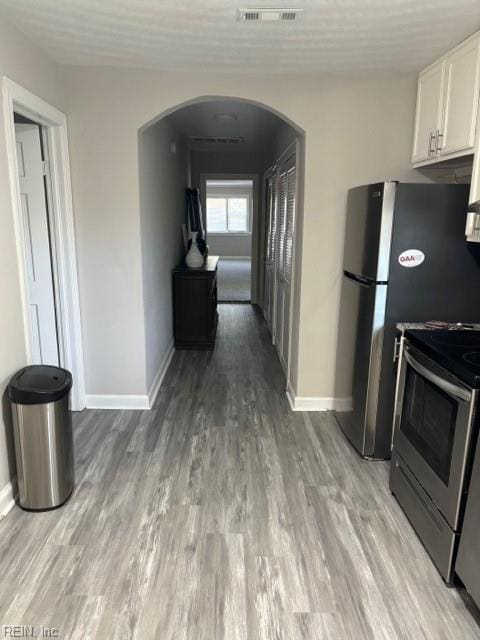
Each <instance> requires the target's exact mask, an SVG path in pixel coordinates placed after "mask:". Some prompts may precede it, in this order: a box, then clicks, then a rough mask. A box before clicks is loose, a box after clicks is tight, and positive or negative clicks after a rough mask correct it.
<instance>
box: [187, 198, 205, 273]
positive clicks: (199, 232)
mask: <svg viewBox="0 0 480 640" xmlns="http://www.w3.org/2000/svg"><path fill="white" fill-rule="evenodd" d="M186 198H187V207H186V215H187V231H188V238H189V239H188V246H187V255H186V257H185V262H186V264H187V266H188V267H190V268H191V269H198V268H199V267H202V266H203V264H204V262H205V258H206V257H207V255H208V247H207V243H206V242H205V234H204V230H203V217H202V206H201V203H200V192H199V190H198V189H189V188H187V189H186Z"/></svg>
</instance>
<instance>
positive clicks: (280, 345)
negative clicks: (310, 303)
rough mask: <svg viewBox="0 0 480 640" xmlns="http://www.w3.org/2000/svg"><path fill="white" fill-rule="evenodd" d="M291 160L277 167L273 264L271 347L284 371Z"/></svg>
mask: <svg viewBox="0 0 480 640" xmlns="http://www.w3.org/2000/svg"><path fill="white" fill-rule="evenodd" d="M295 185H296V181H295V158H294V157H293V158H291V159H290V160H288V161H287V162H286V163H285V164H283V165H282V166H281V167H280V170H279V189H278V221H277V229H278V234H277V235H278V239H277V255H276V261H275V267H276V278H275V286H276V291H275V346H276V348H277V352H278V356H279V358H280V362H281V363H282V366H283V368H284V370H285V372H286V371H287V368H288V356H289V354H288V351H289V342H290V297H291V294H290V288H291V278H292V264H293V242H294V228H295Z"/></svg>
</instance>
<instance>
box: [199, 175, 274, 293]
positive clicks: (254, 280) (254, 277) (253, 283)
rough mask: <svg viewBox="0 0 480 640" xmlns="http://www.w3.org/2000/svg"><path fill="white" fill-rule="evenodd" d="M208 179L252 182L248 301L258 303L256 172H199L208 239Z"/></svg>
mask: <svg viewBox="0 0 480 640" xmlns="http://www.w3.org/2000/svg"><path fill="white" fill-rule="evenodd" d="M208 180H251V181H252V182H253V190H252V200H253V211H252V224H251V227H252V239H251V243H252V245H251V254H252V258H251V259H252V274H251V280H250V302H251V304H258V302H259V296H258V292H259V278H260V277H263V268H262V266H261V265H260V264H259V252H260V243H259V235H260V234H259V230H260V227H259V223H260V217H261V216H259V212H260V210H261V208H259V206H258V174H257V173H201V174H200V201H201V204H202V211H203V216H204V225H205V229H206V230H207V241H208V228H207V181H208Z"/></svg>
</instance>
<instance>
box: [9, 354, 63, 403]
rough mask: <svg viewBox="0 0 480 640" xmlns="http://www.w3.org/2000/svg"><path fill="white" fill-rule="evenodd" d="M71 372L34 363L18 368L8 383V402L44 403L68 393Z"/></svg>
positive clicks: (58, 398) (53, 400)
mask: <svg viewBox="0 0 480 640" xmlns="http://www.w3.org/2000/svg"><path fill="white" fill-rule="evenodd" d="M71 388H72V374H71V373H70V371H67V370H66V369H61V368H60V367H52V366H50V365H46V364H35V365H31V366H29V367H24V368H23V369H20V371H18V372H17V373H16V374H15V375H14V376H13V378H12V379H11V380H10V384H9V385H8V397H9V398H10V402H14V403H16V404H46V403H47V402H55V400H60V398H63V397H64V396H66V395H67V394H68V392H69V391H70V389H71Z"/></svg>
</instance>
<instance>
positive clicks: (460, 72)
mask: <svg viewBox="0 0 480 640" xmlns="http://www.w3.org/2000/svg"><path fill="white" fill-rule="evenodd" d="M479 93H480V34H475V36H472V37H471V38H469V39H468V40H466V41H465V42H464V43H462V44H461V45H459V46H458V47H456V48H455V49H453V51H451V52H450V53H448V54H446V55H445V56H444V57H443V58H442V59H441V60H439V61H438V62H437V63H435V64H433V65H431V66H430V67H428V69H426V70H425V71H423V72H422V73H421V74H420V76H419V79H418V93H417V110H416V118H415V134H414V142H413V153H412V162H413V164H414V165H425V164H430V163H433V162H439V161H441V160H443V159H448V158H456V157H460V156H463V155H468V154H471V153H473V150H474V146H475V130H476V123H477V113H478V101H479Z"/></svg>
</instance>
